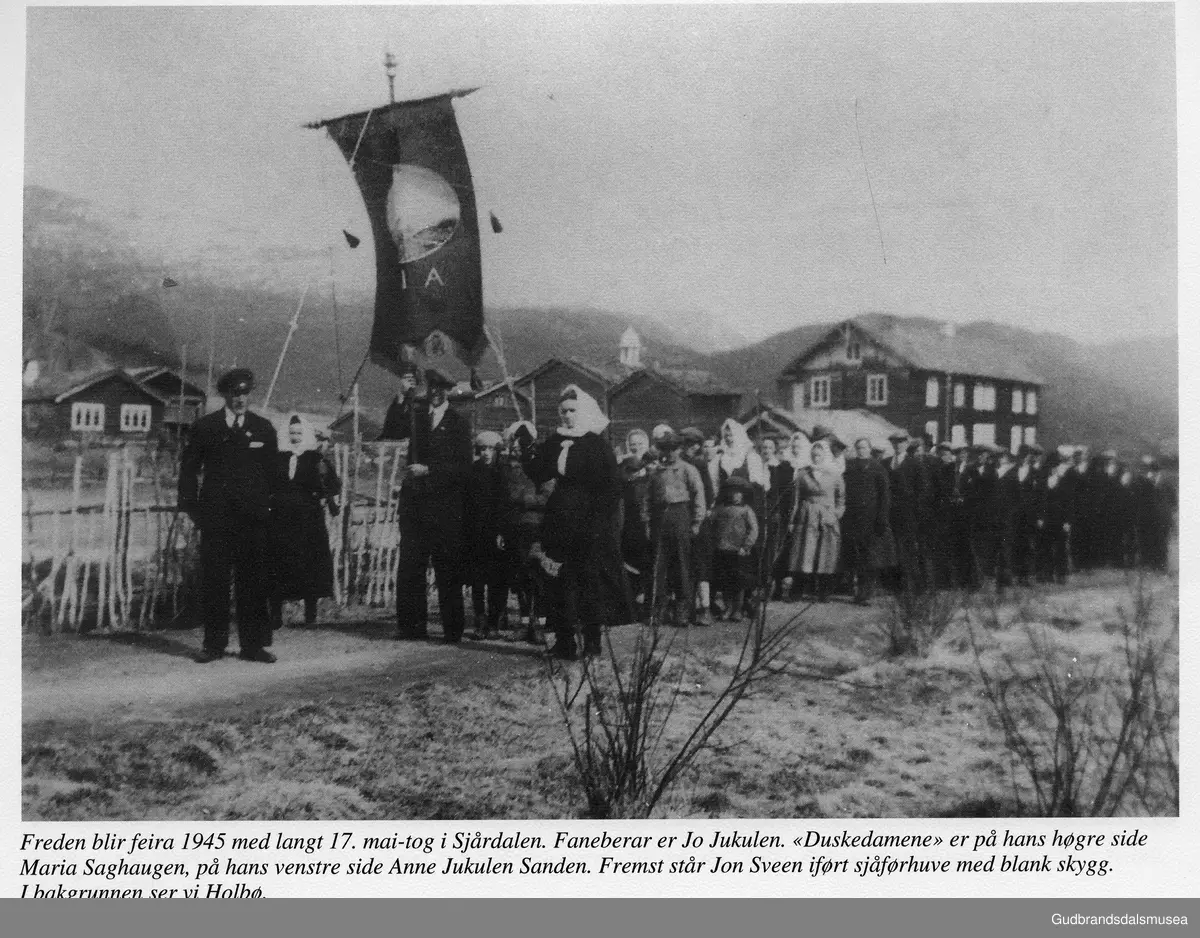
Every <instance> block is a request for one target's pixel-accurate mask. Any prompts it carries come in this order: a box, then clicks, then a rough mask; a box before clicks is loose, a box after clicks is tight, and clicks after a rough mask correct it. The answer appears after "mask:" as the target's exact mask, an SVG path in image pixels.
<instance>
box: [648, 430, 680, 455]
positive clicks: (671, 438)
mask: <svg viewBox="0 0 1200 938" xmlns="http://www.w3.org/2000/svg"><path fill="white" fill-rule="evenodd" d="M654 445H655V446H657V447H658V448H659V449H660V450H663V449H679V447H681V446H682V445H683V437H682V436H680V435H679V434H678V433H676V432H675V431H674V430H667V432H666V433H664V434H663V435H662V436H660V437H658V438H657V439H656V440H655V441H654Z"/></svg>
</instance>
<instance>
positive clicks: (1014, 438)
mask: <svg viewBox="0 0 1200 938" xmlns="http://www.w3.org/2000/svg"><path fill="white" fill-rule="evenodd" d="M1020 446H1021V428H1020V427H1019V426H1017V425H1016V424H1015V423H1014V424H1013V426H1012V430H1010V431H1009V434H1008V451H1009V452H1010V453H1015V452H1016V451H1017V449H1018V448H1019V447H1020Z"/></svg>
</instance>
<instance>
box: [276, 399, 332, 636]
mask: <svg viewBox="0 0 1200 938" xmlns="http://www.w3.org/2000/svg"><path fill="white" fill-rule="evenodd" d="M281 437H283V439H282V442H281V443H280V445H279V455H278V457H277V458H278V460H279V462H278V463H277V475H276V482H275V496H274V498H273V499H272V502H271V505H272V510H271V522H270V547H271V551H270V556H271V561H272V562H271V571H272V575H271V587H270V591H269V595H270V603H271V620H272V623H273V625H274V627H275V628H278V627H279V626H280V625H281V624H282V621H283V603H284V601H286V600H289V599H302V600H304V622H305V624H306V625H312V624H313V623H314V622H316V621H317V600H318V599H319V598H320V597H322V596H332V595H333V559H332V557H331V555H330V552H329V533H328V531H327V530H326V527H325V506H326V504H328V505H329V507H330V510H331V511H332V512H333V514H337V513H338V511H339V510H340V505H339V504H338V496H339V495H340V493H341V483H340V482H339V481H338V477H337V474H336V473H335V472H334V471H333V467H332V466H331V465H330V464H329V462H328V460H326V459H325V457H324V456H323V455H322V454H321V451H320V449H319V444H318V443H317V438H316V434H315V433H314V432H313V428H312V426H311V425H310V424H309V422H308V421H307V420H305V419H304V417H302V416H301V415H300V414H290V415H289V416H288V418H287V430H286V433H285V434H281Z"/></svg>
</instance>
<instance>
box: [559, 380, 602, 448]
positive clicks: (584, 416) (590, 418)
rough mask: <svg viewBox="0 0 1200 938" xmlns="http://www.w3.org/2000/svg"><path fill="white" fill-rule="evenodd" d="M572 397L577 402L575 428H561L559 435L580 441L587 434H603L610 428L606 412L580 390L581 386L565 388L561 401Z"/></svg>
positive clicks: (573, 385)
mask: <svg viewBox="0 0 1200 938" xmlns="http://www.w3.org/2000/svg"><path fill="white" fill-rule="evenodd" d="M572 396H574V398H575V401H576V408H575V428H574V429H572V430H565V429H563V428H562V427H559V428H558V430H557V433H558V435H559V436H566V437H573V438H575V439H578V438H579V437H581V436H583V435H584V434H585V433H597V434H599V433H603V432H604V431H605V430H606V429H607V428H608V418H607V417H605V416H604V411H602V410H601V409H600V405H599V404H597V403H596V399H595V398H594V397H592V395H590V394H588V393H587V392H586V391H584V390H583V389H582V388H580V387H579V385H577V384H568V385H567V386H566V387H565V388H563V391H562V394H561V395H560V397H559V400H562V399H563V398H566V397H572Z"/></svg>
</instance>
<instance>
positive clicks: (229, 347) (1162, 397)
mask: <svg viewBox="0 0 1200 938" xmlns="http://www.w3.org/2000/svg"><path fill="white" fill-rule="evenodd" d="M133 221H137V220H136V219H134V220H133ZM142 221H143V223H144V221H145V220H142ZM130 225H131V219H130V218H127V217H124V216H120V215H118V214H115V213H111V212H106V211H104V210H102V209H99V208H97V207H96V206H93V205H91V204H89V203H87V202H85V201H83V200H80V199H76V198H74V197H72V196H69V195H65V194H63V193H60V192H55V191H53V190H50V189H45V188H41V187H37V186H26V187H25V206H24V294H23V326H24V343H23V344H24V353H25V357H26V358H29V357H38V358H42V359H46V360H48V361H50V362H51V367H53V366H54V365H55V364H57V365H58V366H59V367H68V368H69V367H79V366H80V365H81V364H85V363H86V362H87V361H88V360H89V359H88V356H89V355H92V354H93V353H92V351H91V349H92V348H96V349H99V350H101V351H102V352H103V353H104V354H105V355H106V356H108V357H109V358H111V359H113V360H116V361H123V362H127V363H145V362H163V363H177V362H178V361H179V358H180V356H181V354H182V353H183V348H184V346H185V345H186V348H187V364H188V371H189V372H190V373H191V374H192V375H193V377H194V378H196V379H197V380H198V381H199V382H200V383H203V382H204V378H205V373H206V371H207V366H208V356H209V348H210V335H212V336H213V338H214V340H215V341H214V342H213V343H212V347H213V353H214V362H213V365H214V369H215V370H216V371H217V372H219V371H221V370H222V369H224V368H227V367H230V366H232V365H233V364H235V363H236V364H240V365H245V366H248V367H250V368H253V369H254V370H255V371H256V372H257V373H258V374H259V375H260V380H261V382H262V384H263V385H264V386H265V385H266V383H267V382H269V380H270V377H271V374H272V372H273V371H274V369H275V365H276V361H277V359H278V357H279V351H280V349H281V348H282V346H283V343H284V340H285V338H286V336H287V332H288V323H289V321H290V320H291V317H292V315H293V314H294V312H295V309H296V305H297V303H298V302H299V299H300V293H299V290H287V289H285V288H284V287H283V286H282V280H281V278H280V277H279V276H277V275H276V276H270V277H263V276H258V274H256V271H257V272H259V273H261V271H262V270H266V269H268V268H270V269H272V270H274V271H275V272H276V274H278V273H279V270H280V268H279V264H280V263H282V262H283V261H284V260H286V259H284V258H279V257H275V256H273V255H272V257H271V258H268V260H269V264H268V263H267V261H262V263H259V260H256V259H255V258H254V257H253V256H250V255H248V256H247V257H246V258H244V260H245V261H246V263H247V266H246V268H245V270H242V271H234V270H232V269H231V268H230V267H229V259H230V256H231V252H230V249H229V246H228V245H225V246H224V248H223V249H222V250H220V251H217V250H216V248H215V247H212V245H213V243H214V241H213V238H209V240H208V241H203V239H202V238H200V237H199V235H200V232H194V235H195V240H198V241H200V242H201V243H202V244H205V245H208V247H207V248H205V250H204V251H200V252H199V253H195V254H193V255H188V256H184V255H182V254H180V253H179V251H180V248H179V247H178V246H175V247H173V248H172V252H173V253H172V255H171V257H170V259H169V260H168V259H167V258H166V256H165V255H164V253H163V250H162V249H161V247H159V246H158V245H156V244H154V243H147V239H146V237H145V232H144V231H142V232H141V233H139V231H138V230H137V229H136V228H131V227H130ZM227 234H228V236H229V238H234V237H235V235H236V236H237V237H242V236H243V235H244V232H241V233H238V232H235V231H234V230H233V229H230V231H229V232H227ZM217 240H218V241H219V240H220V239H219V238H218V239H217ZM197 250H199V249H197ZM264 250H265V249H264ZM214 252H215V253H214ZM218 260H219V261H220V263H218ZM263 264H267V267H264V266H263ZM167 276H169V277H170V278H171V279H172V280H174V281H177V283H178V285H177V286H174V287H170V288H167V287H164V285H163V278H164V277H167ZM293 282H301V281H293ZM486 315H487V319H488V322H489V324H490V325H491V327H492V328H493V329H495V330H496V331H497V332H498V333H499V335H500V337H501V339H502V341H503V343H504V348H505V351H506V355H507V362H508V367H509V371H510V372H511V373H512V374H513V375H518V374H521V373H523V372H525V371H527V370H529V369H530V368H533V367H534V366H536V365H538V364H540V363H541V362H542V361H544V360H545V359H547V358H549V357H552V356H558V357H575V358H579V359H582V360H584V361H588V362H592V363H595V364H605V363H608V362H611V361H613V360H614V359H615V357H616V354H617V344H618V340H619V338H620V336H621V333H622V332H624V330H625V329H626V328H627V327H628V326H630V325H632V326H634V328H635V329H636V330H637V331H638V333H639V334H640V335H641V337H642V340H643V343H644V344H645V350H644V352H643V360H644V361H646V362H658V363H660V364H662V365H665V366H669V367H691V368H708V369H710V370H712V371H713V372H715V373H716V374H717V376H718V377H719V378H721V379H723V380H724V381H725V382H727V383H729V384H731V385H733V386H735V387H740V388H744V389H746V390H748V391H753V390H755V389H757V390H759V391H760V392H762V394H763V395H764V397H768V398H770V397H773V396H774V393H775V380H776V376H777V375H778V374H779V372H780V371H781V370H782V369H783V368H784V367H785V366H786V365H787V363H788V362H789V361H791V359H792V358H794V357H795V356H796V355H797V354H799V353H800V352H801V351H802V350H803V349H805V348H806V347H808V346H809V345H810V344H811V343H812V342H814V341H816V340H817V339H818V338H820V337H821V336H822V335H823V334H824V333H825V331H827V330H828V329H829V328H830V327H831V326H832V324H833V322H832V320H833V317H829V319H828V321H819V322H813V323H808V324H805V325H801V326H798V327H797V328H795V329H792V330H789V331H787V332H783V333H780V334H778V335H775V336H772V337H770V338H769V339H766V340H763V341H761V342H757V343H754V344H751V345H744V346H742V347H740V348H735V349H732V350H730V351H722V352H718V353H716V354H711V355H709V354H705V352H706V351H711V350H712V349H714V348H720V347H722V346H725V345H727V344H728V343H729V342H731V341H733V340H734V337H736V335H737V333H736V328H735V327H731V326H728V325H726V324H724V323H720V322H715V321H714V320H713V318H712V317H709V316H706V315H705V314H702V313H687V312H673V313H672V314H671V315H670V316H667V315H666V314H664V315H663V316H662V317H661V318H656V319H652V318H648V317H638V316H629V315H626V314H623V313H620V312H616V311H609V310H599V309H589V308H579V307H575V308H565V307H564V308H554V309H546V308H498V309H489V310H487V313H486ZM370 321H371V301H370V300H369V299H365V298H363V297H362V296H361V294H359V295H350V296H347V295H346V291H344V290H342V289H341V285H340V284H339V304H338V310H337V315H336V328H335V314H334V307H333V302H332V291H331V287H330V283H329V281H328V280H325V281H322V282H319V283H315V284H314V285H313V288H312V289H311V290H310V292H309V293H308V295H307V297H306V300H305V304H304V308H303V311H302V313H301V316H300V324H299V328H298V330H297V332H296V334H295V335H294V336H293V339H292V342H291V345H290V347H289V351H288V356H287V360H286V362H285V364H284V367H283V369H282V371H281V373H280V376H279V381H278V384H277V388H276V391H275V396H274V398H273V400H272V404H273V405H274V406H277V407H302V408H304V409H306V410H313V411H325V412H337V410H338V409H339V406H340V402H339V392H344V391H345V390H347V389H348V385H349V383H350V380H351V378H352V377H353V375H354V372H355V370H356V369H357V368H358V366H359V363H360V362H362V360H363V357H364V356H365V354H366V350H367V341H368V338H369V335H370ZM958 334H959V336H960V341H970V339H971V338H972V337H973V336H974V337H978V338H981V339H984V338H986V339H991V340H997V341H1002V342H1003V343H1004V344H1005V345H1007V346H1008V347H1009V348H1011V349H1012V350H1013V351H1014V353H1015V354H1016V355H1017V356H1019V357H1020V358H1021V359H1022V360H1023V361H1025V362H1026V363H1027V364H1028V365H1029V366H1030V367H1031V368H1032V369H1033V370H1034V371H1036V372H1037V373H1039V374H1041V375H1042V376H1044V377H1045V378H1046V380H1047V382H1048V384H1047V387H1046V393H1045V395H1044V398H1043V401H1044V403H1043V408H1042V439H1043V440H1045V441H1046V442H1049V443H1057V442H1065V441H1079V440H1086V441H1091V442H1093V443H1097V444H1102V445H1116V446H1118V447H1120V448H1122V449H1125V450H1129V451H1134V450H1144V449H1152V448H1157V447H1158V446H1160V445H1161V444H1162V443H1163V441H1167V440H1174V439H1175V438H1176V437H1177V436H1178V416H1177V411H1178V357H1179V356H1178V342H1177V339H1176V338H1175V337H1174V336H1168V337H1147V338H1144V339H1138V340H1134V341H1122V342H1119V343H1109V344H1096V345H1085V344H1082V343H1080V342H1076V341H1075V340H1073V339H1069V338H1066V337H1064V336H1059V335H1055V334H1053V333H1033V332H1029V331H1026V330H1022V329H1014V328H1011V327H1008V326H1002V325H998V324H996V323H989V322H980V323H973V324H970V325H967V326H963V327H962V328H961V329H960V331H959V333H958ZM339 363H340V367H339ZM480 371H481V375H482V377H483V378H484V379H485V380H493V379H496V378H499V377H500V369H499V367H498V365H497V362H496V359H495V357H494V355H492V354H491V353H489V354H488V355H487V356H486V357H485V359H484V362H483V364H482V366H481V369H480ZM455 376H456V377H460V378H465V377H466V370H465V369H457V371H456V375H455ZM394 388H395V380H394V379H393V378H392V377H391V375H389V374H388V373H386V372H384V371H383V370H382V369H379V368H376V367H375V366H373V365H367V366H366V367H365V368H364V369H363V371H362V376H361V382H360V390H361V400H362V405H363V407H364V408H365V409H366V410H368V411H378V410H382V408H383V407H384V406H385V405H386V403H387V401H388V399H389V398H390V397H391V395H392V393H393V392H394Z"/></svg>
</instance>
